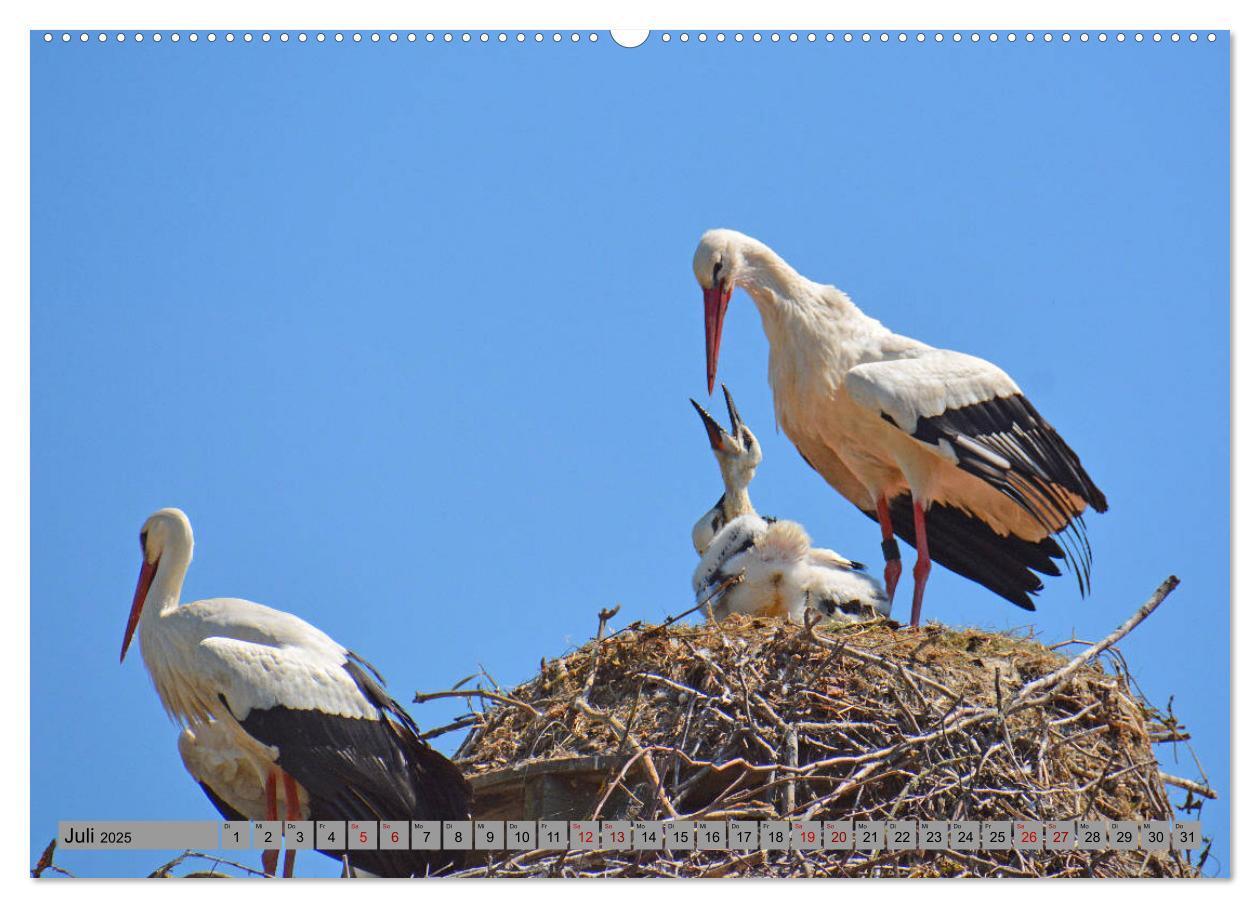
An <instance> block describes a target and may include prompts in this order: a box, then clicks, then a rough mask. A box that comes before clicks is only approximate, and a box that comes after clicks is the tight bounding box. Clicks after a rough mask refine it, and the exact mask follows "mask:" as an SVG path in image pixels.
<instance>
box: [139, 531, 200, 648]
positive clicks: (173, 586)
mask: <svg viewBox="0 0 1260 908" xmlns="http://www.w3.org/2000/svg"><path fill="white" fill-rule="evenodd" d="M191 563H192V548H191V547H185V546H181V545H168V546H167V547H166V548H165V549H164V550H163V551H162V555H161V557H160V558H159V559H158V567H157V572H156V573H155V574H154V575H153V583H152V584H151V585H150V586H149V594H148V595H147V596H145V597H144V607H143V608H142V609H141V610H140V631H141V634H142V635H143V633H144V630H145V628H146V627H147V628H150V629H152V627H153V626H154V625H155V624H157V622H158V619H160V618H161V617H162V615H163V614H164V613H166V612H168V611H170V610H171V609H173V608H176V607H178V606H179V595H180V592H181V591H182V590H183V588H184V576H185V575H186V574H187V573H188V565H189V564H191Z"/></svg>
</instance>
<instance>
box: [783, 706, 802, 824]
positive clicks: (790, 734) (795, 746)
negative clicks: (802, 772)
mask: <svg viewBox="0 0 1260 908" xmlns="http://www.w3.org/2000/svg"><path fill="white" fill-rule="evenodd" d="M786 750H787V761H788V765H790V766H792V767H795V766H796V764H797V763H799V762H800V744H799V742H798V741H797V737H796V726H795V725H789V726H788V730H787V748H786ZM794 813H796V776H790V777H789V778H788V783H787V791H786V794H785V795H784V803H783V815H784V816H785V817H790V816H791V815H792V814H794Z"/></svg>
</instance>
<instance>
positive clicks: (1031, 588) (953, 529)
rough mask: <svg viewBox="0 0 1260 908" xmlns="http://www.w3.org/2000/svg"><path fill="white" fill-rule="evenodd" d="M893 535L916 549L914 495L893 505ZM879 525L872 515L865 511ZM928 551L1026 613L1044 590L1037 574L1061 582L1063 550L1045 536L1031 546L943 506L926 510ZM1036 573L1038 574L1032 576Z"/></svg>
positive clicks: (976, 519)
mask: <svg viewBox="0 0 1260 908" xmlns="http://www.w3.org/2000/svg"><path fill="white" fill-rule="evenodd" d="M889 512H890V514H891V516H892V524H893V531H894V532H895V533H896V534H897V535H898V536H900V537H901V538H902V539H904V540H905V541H906V542H908V543H909V544H910V545H914V544H915V533H914V511H913V509H912V502H911V498H910V494H909V493H908V492H907V493H905V494H903V495H899V496H897V497H896V498H894V499H892V500H891V501H890V502H889ZM863 513H864V514H866V516H867V517H870V518H871V519H872V520H878V519H879V518H878V516H877V515H876V513H875V512H874V511H863ZM925 516H926V520H927V535H928V549H929V552H930V553H931V556H932V560H933V561H935V562H936V563H937V564H939V565H941V566H942V567H946V568H949V569H950V570H951V571H953V572H954V573H956V574H961V575H962V576H963V577H966V578H968V579H969V580H974V581H975V582H976V583H978V584H980V585H981V586H983V587H985V588H987V589H989V590H992V591H993V592H994V593H997V595H999V596H1001V597H1002V598H1003V599H1005V600H1007V601H1008V602H1011V603H1013V604H1015V605H1017V606H1019V607H1020V608H1022V609H1027V610H1028V611H1030V612H1031V611H1035V610H1036V606H1034V605H1033V601H1032V597H1033V596H1035V595H1036V594H1037V593H1039V592H1040V591H1041V589H1042V585H1043V584H1042V581H1041V578H1040V577H1038V576H1037V573H1041V574H1046V575H1049V576H1051V577H1057V576H1058V575H1059V573H1060V570H1059V566H1058V564H1056V563H1055V562H1056V560H1061V559H1062V558H1063V557H1064V552H1063V549H1062V547H1060V545H1059V544H1058V543H1057V542H1056V541H1055V540H1054V537H1052V536H1047V537H1046V538H1045V539H1043V540H1041V541H1040V542H1029V541H1027V540H1025V539H1020V538H1019V537H1017V536H1013V535H1012V536H1002V535H1000V534H999V533H997V532H996V531H994V529H993V528H992V527H990V526H989V525H988V524H987V523H985V522H984V521H983V520H981V519H980V518H979V517H975V516H973V515H971V514H968V513H967V512H966V511H963V510H961V509H959V508H955V507H952V506H950V505H948V504H942V503H941V502H934V503H933V504H932V506H931V507H930V508H929V509H928V510H927V513H926V515H925ZM1034 572H1037V573H1034Z"/></svg>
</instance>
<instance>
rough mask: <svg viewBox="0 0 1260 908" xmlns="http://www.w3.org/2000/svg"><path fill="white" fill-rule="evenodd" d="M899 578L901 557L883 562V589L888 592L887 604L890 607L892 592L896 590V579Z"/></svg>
mask: <svg viewBox="0 0 1260 908" xmlns="http://www.w3.org/2000/svg"><path fill="white" fill-rule="evenodd" d="M900 579H901V559H900V558H896V559H894V560H892V561H886V562H884V590H885V591H886V592H887V593H888V606H889V607H890V608H891V607H892V601H893V594H895V593H896V592H897V581H898V580H900Z"/></svg>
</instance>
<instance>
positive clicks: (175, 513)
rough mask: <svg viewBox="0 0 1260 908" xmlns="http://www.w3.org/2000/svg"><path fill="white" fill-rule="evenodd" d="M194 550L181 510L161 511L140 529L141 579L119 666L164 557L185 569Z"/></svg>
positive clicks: (189, 531) (152, 515) (190, 527)
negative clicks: (173, 560) (177, 560)
mask: <svg viewBox="0 0 1260 908" xmlns="http://www.w3.org/2000/svg"><path fill="white" fill-rule="evenodd" d="M192 550H193V533H192V524H190V523H189V522H188V517H187V516H185V514H184V512H183V511H181V510H180V509H179V508H162V510H160V511H156V512H155V513H153V514H151V515H150V516H149V519H148V520H146V521H145V522H144V526H142V527H141V528H140V553H141V555H142V556H143V559H142V561H141V563H140V579H139V580H137V581H136V594H135V596H134V597H133V598H132V600H131V614H130V615H128V616H127V630H126V631H125V632H124V633H123V644H122V652H121V653H120V654H119V656H118V661H119V662H121V661H122V660H123V659H124V658H126V656H127V647H128V646H130V645H131V638H132V637H133V636H134V635H135V632H136V625H137V624H139V623H140V613H141V612H142V611H143V610H144V602H145V600H146V599H147V598H148V596H149V587H151V586H152V585H153V578H154V577H156V576H157V570H158V564H159V563H160V562H161V561H162V558H163V557H164V556H165V557H167V558H177V559H179V560H180V561H181V562H182V563H183V565H184V566H185V567H186V566H187V564H188V562H189V561H191V560H192Z"/></svg>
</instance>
